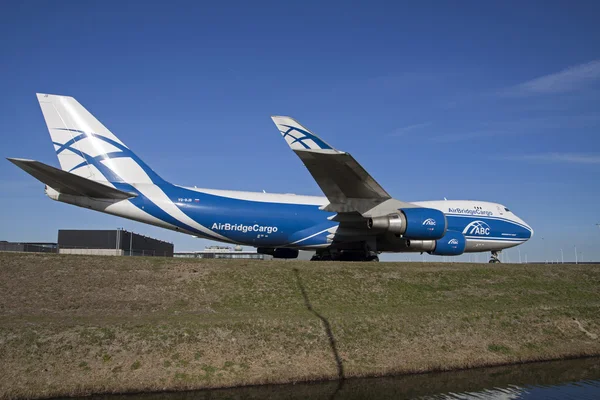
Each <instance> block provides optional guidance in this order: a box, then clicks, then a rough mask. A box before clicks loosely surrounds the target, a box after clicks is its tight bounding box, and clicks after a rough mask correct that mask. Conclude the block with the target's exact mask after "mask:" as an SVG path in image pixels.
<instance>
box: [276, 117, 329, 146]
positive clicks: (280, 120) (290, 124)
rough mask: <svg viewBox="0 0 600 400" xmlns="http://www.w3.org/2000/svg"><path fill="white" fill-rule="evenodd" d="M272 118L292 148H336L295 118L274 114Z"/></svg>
mask: <svg viewBox="0 0 600 400" xmlns="http://www.w3.org/2000/svg"><path fill="white" fill-rule="evenodd" d="M271 119H272V120H273V122H274V123H275V125H277V129H279V132H281V135H282V136H283V138H284V139H285V141H286V142H287V144H288V145H289V146H290V148H291V149H292V150H335V149H334V148H333V147H332V146H330V145H329V144H327V142H325V141H324V140H323V139H321V138H320V137H318V136H317V135H315V134H314V133H312V132H311V131H309V130H308V129H307V128H305V127H303V126H302V125H300V123H299V122H298V121H296V120H295V119H293V118H290V117H280V116H272V117H271Z"/></svg>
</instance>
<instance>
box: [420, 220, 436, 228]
mask: <svg viewBox="0 0 600 400" xmlns="http://www.w3.org/2000/svg"><path fill="white" fill-rule="evenodd" d="M435 225H436V222H435V219H433V218H427V219H426V220H425V221H423V226H435Z"/></svg>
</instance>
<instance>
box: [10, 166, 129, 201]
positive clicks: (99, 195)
mask: <svg viewBox="0 0 600 400" xmlns="http://www.w3.org/2000/svg"><path fill="white" fill-rule="evenodd" d="M7 160H8V161H10V162H11V163H13V164H15V165H16V166H17V167H19V168H21V169H22V170H23V171H25V172H27V173H28V174H29V175H31V176H33V177H34V178H36V179H37V180H39V181H40V182H42V183H45V184H46V185H48V186H50V187H51V188H53V189H54V190H56V191H58V192H60V193H62V194H70V195H75V196H85V197H91V198H95V199H111V200H124V199H128V198H131V197H136V196H137V195H136V194H135V193H128V192H124V191H122V190H118V189H115V188H113V187H110V186H107V185H103V184H102V183H99V182H96V181H92V180H90V179H86V178H83V177H81V176H79V175H75V174H72V173H70V172H67V171H63V170H60V169H58V168H54V167H51V166H50V165H46V164H44V163H41V162H39V161H34V160H25V159H22V158H8V159H7Z"/></svg>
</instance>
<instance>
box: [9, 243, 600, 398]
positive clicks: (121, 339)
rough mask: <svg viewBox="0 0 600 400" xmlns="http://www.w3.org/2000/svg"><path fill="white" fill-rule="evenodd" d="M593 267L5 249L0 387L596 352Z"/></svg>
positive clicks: (355, 371) (148, 382) (596, 270)
mask: <svg viewBox="0 0 600 400" xmlns="http://www.w3.org/2000/svg"><path fill="white" fill-rule="evenodd" d="M598 334H600V267H598V266H589V265H587V266H582V265H579V266H578V265H488V264H484V265H481V264H431V263H427V264H422V263H412V264H410V263H310V262H281V261H272V262H265V261H224V260H223V261H221V260H204V261H194V260H176V259H163V258H137V257H132V258H129V257H87V256H57V255H27V254H11V253H0V398H13V397H22V396H26V397H41V396H56V395H66V394H85V393H98V392H123V391H146V390H177V389H191V388H206V387H225V386H237V385H248V384H261V383H273V382H291V381H301V380H315V379H336V378H339V377H355V376H377V375H383V374H396V373H407V372H422V371H429V370H448V369H456V368H466V367H475V366H484V365H494V364H502V363H512V362H522V361H533V360H542V359H557V358H565V357H576V356H583V355H600V340H599V339H598V336H597V335H598Z"/></svg>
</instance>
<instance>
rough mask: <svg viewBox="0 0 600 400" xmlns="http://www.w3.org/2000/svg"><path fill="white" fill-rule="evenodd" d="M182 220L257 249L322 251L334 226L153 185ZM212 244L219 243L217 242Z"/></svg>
mask: <svg viewBox="0 0 600 400" xmlns="http://www.w3.org/2000/svg"><path fill="white" fill-rule="evenodd" d="M114 185H115V186H116V187H117V188H118V189H121V190H124V191H129V192H135V193H136V194H137V195H138V196H137V197H135V198H132V199H130V200H129V201H130V202H131V203H132V204H134V205H135V206H136V207H138V208H139V209H141V210H143V211H145V212H147V213H148V214H150V215H152V216H153V217H155V218H158V219H160V220H162V221H164V222H166V223H168V224H171V225H173V226H175V227H177V228H179V229H180V230H182V231H186V232H188V233H192V234H195V235H197V236H200V237H206V238H211V239H215V236H211V234H210V232H208V233H207V232H203V231H201V230H199V229H198V228H197V227H194V226H192V225H190V224H186V223H183V222H181V221H180V220H179V219H177V218H175V216H172V215H170V214H169V213H167V212H166V211H164V208H165V207H163V206H162V205H161V204H160V203H155V202H154V201H152V200H151V199H149V198H147V197H146V196H144V195H143V194H142V193H141V192H140V191H139V190H137V189H136V188H135V187H134V186H132V185H129V184H126V183H114ZM158 187H159V188H160V189H161V190H162V191H163V192H164V193H165V194H166V195H167V197H168V198H169V200H170V201H171V202H172V203H173V204H175V205H176V206H177V207H178V208H179V210H181V211H182V212H183V213H184V214H185V215H186V216H188V217H189V218H190V219H192V220H193V221H195V222H196V223H198V224H200V225H202V226H203V227H205V228H207V229H209V230H210V231H212V232H214V233H215V234H217V235H220V236H221V237H224V238H226V239H227V241H230V242H234V243H241V244H246V245H251V246H256V247H259V246H260V247H265V246H269V247H282V246H287V247H311V246H327V245H328V240H327V236H328V235H329V234H330V233H331V232H328V230H331V228H334V227H335V226H336V225H337V223H336V222H333V221H330V220H328V219H327V218H328V217H331V216H333V215H334V214H333V213H330V212H326V211H322V210H320V209H319V206H318V205H303V204H285V203H270V202H259V201H251V200H242V199H235V198H229V197H224V196H218V195H213V194H207V193H202V192H198V191H195V190H190V189H186V188H182V187H179V186H175V185H171V184H168V183H165V184H161V185H158ZM447 221H448V230H451V231H457V232H462V233H463V234H464V235H465V237H466V239H467V241H469V240H489V241H497V242H506V243H507V246H509V245H514V244H515V243H520V242H524V241H526V240H527V239H529V238H530V237H531V231H530V230H529V229H527V228H526V227H524V226H523V225H520V224H518V223H516V222H513V221H510V220H508V219H505V218H500V217H485V216H465V215H451V214H447ZM217 240H219V239H218V238H217Z"/></svg>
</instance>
